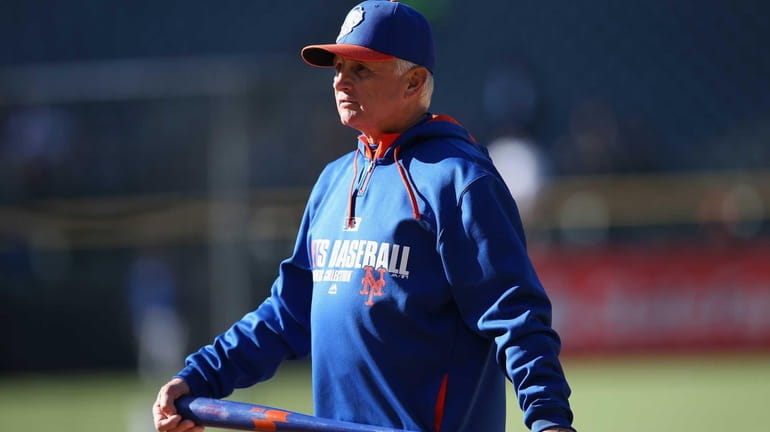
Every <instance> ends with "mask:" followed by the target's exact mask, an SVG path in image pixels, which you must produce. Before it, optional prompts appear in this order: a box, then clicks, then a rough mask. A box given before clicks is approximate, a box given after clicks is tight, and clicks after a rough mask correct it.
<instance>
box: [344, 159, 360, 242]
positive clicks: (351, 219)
mask: <svg viewBox="0 0 770 432" xmlns="http://www.w3.org/2000/svg"><path fill="white" fill-rule="evenodd" d="M356 177H358V151H357V150H356V154H355V155H354V156H353V180H351V182H350V192H349V193H348V219H347V220H346V221H345V228H348V229H350V228H353V227H354V226H355V225H356V217H355V216H356V215H355V211H356V210H355V205H354V203H353V198H354V197H353V192H354V190H355V187H356Z"/></svg>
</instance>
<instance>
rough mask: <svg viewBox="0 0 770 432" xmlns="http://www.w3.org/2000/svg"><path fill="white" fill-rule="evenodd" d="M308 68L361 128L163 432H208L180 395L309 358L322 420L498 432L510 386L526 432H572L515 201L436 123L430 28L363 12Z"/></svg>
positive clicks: (484, 161)
mask: <svg viewBox="0 0 770 432" xmlns="http://www.w3.org/2000/svg"><path fill="white" fill-rule="evenodd" d="M302 57H303V59H304V60H305V61H306V62H308V63H310V64H311V65H315V66H319V67H333V68H334V69H335V74H334V81H333V88H334V95H335V100H336V103H337V110H338V113H339V116H340V120H341V122H342V124H344V125H346V126H349V127H351V128H354V129H356V130H358V131H360V132H361V134H362V135H361V136H360V137H359V139H358V147H357V149H356V150H355V151H353V152H351V153H349V154H347V155H345V156H343V157H342V158H340V159H338V160H336V161H334V162H332V163H330V164H329V165H328V166H327V167H326V168H325V169H324V171H323V172H322V173H321V175H320V177H319V179H318V181H317V183H316V184H315V186H314V188H313V191H312V192H311V195H310V198H309V202H308V205H307V208H306V210H305V214H304V217H303V219H302V224H301V226H300V230H299V235H298V238H297V243H296V246H295V249H294V253H293V255H292V256H291V257H290V258H288V259H287V260H285V261H284V262H283V263H282V264H281V266H280V273H279V276H278V278H277V279H276V281H275V283H274V285H273V287H272V291H271V295H270V297H269V298H268V299H267V300H265V301H264V303H262V305H260V306H259V307H258V308H257V309H256V310H255V311H254V312H251V313H249V314H247V315H245V316H244V317H243V318H242V319H241V320H240V321H238V322H237V323H235V324H234V325H233V326H232V327H231V328H230V329H229V330H228V331H227V332H226V333H225V334H223V335H220V336H218V337H217V338H216V339H215V340H214V342H213V344H211V345H208V346H206V347H204V348H202V349H201V350H199V351H198V352H197V353H194V354H192V355H191V356H189V357H188V358H187V361H186V364H187V366H186V367H185V368H184V369H183V370H182V371H181V372H180V373H179V374H178V375H177V376H176V377H175V378H174V379H173V380H171V381H170V382H169V383H167V384H166V385H165V386H163V388H161V390H160V392H159V394H158V398H157V401H156V404H155V407H154V409H153V412H154V416H155V425H156V427H157V429H158V430H159V431H172V432H181V431H187V430H190V431H199V430H202V428H200V427H196V426H194V425H193V424H192V422H190V421H187V420H185V421H180V418H179V416H178V415H177V414H176V411H175V409H174V407H173V400H175V399H176V398H178V397H179V396H181V395H182V394H186V393H191V394H193V395H200V396H209V397H217V398H221V397H225V396H227V395H229V394H230V393H231V392H232V391H233V389H234V388H238V387H247V386H251V385H253V384H255V383H257V382H259V381H263V380H266V379H268V378H269V377H271V376H272V375H273V373H274V372H275V370H276V368H277V367H278V365H279V363H280V362H281V361H283V360H284V359H288V358H300V357H305V356H307V355H308V354H311V358H312V370H313V371H312V375H313V396H314V405H315V414H316V415H318V416H321V417H329V418H334V419H338V420H345V421H353V422H357V423H368V424H375V425H382V426H388V427H392V428H403V429H407V430H420V431H472V432H475V431H484V432H490V431H502V430H504V428H505V376H507V377H508V378H509V379H510V380H511V381H512V382H513V384H514V386H515V388H516V391H517V395H518V399H519V404H520V406H521V407H522V409H523V410H524V422H525V423H526V425H527V426H528V427H529V428H531V429H532V430H533V431H535V432H542V431H550V432H553V431H570V430H572V429H571V422H572V413H571V411H570V408H569V403H568V401H567V398H568V396H569V392H570V390H569V387H568V385H567V383H566V380H565V378H564V374H563V371H562V368H561V365H560V363H559V359H558V352H559V347H560V342H559V338H558V336H557V335H556V333H555V332H554V330H553V329H552V328H551V325H550V321H551V306H550V303H549V301H548V298H547V296H546V294H545V292H544V290H543V288H542V287H541V285H540V282H539V281H538V279H537V276H536V274H535V271H534V269H533V267H532V264H531V263H530V260H529V258H528V256H527V252H526V248H525V242H524V233H523V229H522V226H521V221H520V218H519V215H518V212H517V209H516V205H515V203H514V201H513V199H512V198H511V195H510V193H509V191H508V190H507V189H506V187H505V185H504V183H503V181H502V179H501V178H500V176H499V174H498V173H497V171H496V170H495V168H494V166H493V165H492V162H491V160H490V159H489V158H488V156H487V154H486V151H485V150H483V149H482V147H480V146H479V145H477V144H476V143H475V142H474V140H473V138H472V137H471V136H470V135H469V134H468V133H467V132H466V130H465V129H463V128H462V127H461V126H460V125H459V124H458V123H457V122H456V121H454V120H452V119H451V118H449V117H446V116H437V115H433V114H430V113H429V112H428V106H429V104H430V98H431V94H432V88H433V77H432V73H433V70H434V67H435V60H434V50H433V39H432V35H431V30H430V26H429V24H428V23H427V21H426V20H425V18H424V17H423V16H422V15H420V14H419V13H418V12H416V11H415V10H414V9H412V8H410V7H408V6H406V5H404V4H400V3H397V2H389V1H365V2H363V3H361V4H359V5H358V6H356V7H354V8H353V9H352V10H351V11H350V13H349V14H348V15H347V17H346V19H345V21H344V23H343V25H342V29H341V31H340V34H339V36H338V38H337V43H336V44H329V45H312V46H308V47H305V48H304V49H303V50H302ZM501 371H502V372H503V373H501Z"/></svg>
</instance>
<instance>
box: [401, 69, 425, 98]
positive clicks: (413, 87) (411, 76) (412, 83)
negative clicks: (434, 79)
mask: <svg viewBox="0 0 770 432" xmlns="http://www.w3.org/2000/svg"><path fill="white" fill-rule="evenodd" d="M429 73H430V72H428V69H425V68H424V67H416V68H414V69H412V70H410V71H409V73H408V74H407V86H406V93H405V95H406V96H413V95H415V94H419V93H420V91H421V90H422V88H423V86H424V85H425V82H426V81H428V74H429Z"/></svg>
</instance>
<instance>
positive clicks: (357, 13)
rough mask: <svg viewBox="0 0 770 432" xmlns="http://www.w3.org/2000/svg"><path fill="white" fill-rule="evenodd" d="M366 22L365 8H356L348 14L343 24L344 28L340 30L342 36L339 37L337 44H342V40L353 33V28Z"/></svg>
mask: <svg viewBox="0 0 770 432" xmlns="http://www.w3.org/2000/svg"><path fill="white" fill-rule="evenodd" d="M363 20H364V7H363V6H356V7H354V8H353V10H351V11H350V12H348V16H346V17H345V22H343V23H342V27H341V28H340V34H339V35H337V43H340V40H341V39H342V38H343V37H345V36H347V35H349V34H350V32H352V31H353V28H354V27H355V26H357V25H359V24H361V22H362V21H363Z"/></svg>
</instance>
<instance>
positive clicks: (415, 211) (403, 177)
mask: <svg viewBox="0 0 770 432" xmlns="http://www.w3.org/2000/svg"><path fill="white" fill-rule="evenodd" d="M399 150H401V146H398V147H396V148H395V149H393V160H395V161H396V166H398V172H399V174H401V180H402V181H403V182H404V186H405V187H406V192H407V193H408V194H409V201H411V203H412V215H413V216H414V218H415V219H420V218H421V217H422V215H420V209H419V207H417V198H416V197H415V196H414V190H413V189H412V185H411V184H410V183H409V178H408V177H407V176H406V170H404V166H403V165H401V162H399V161H398V151H399Z"/></svg>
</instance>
